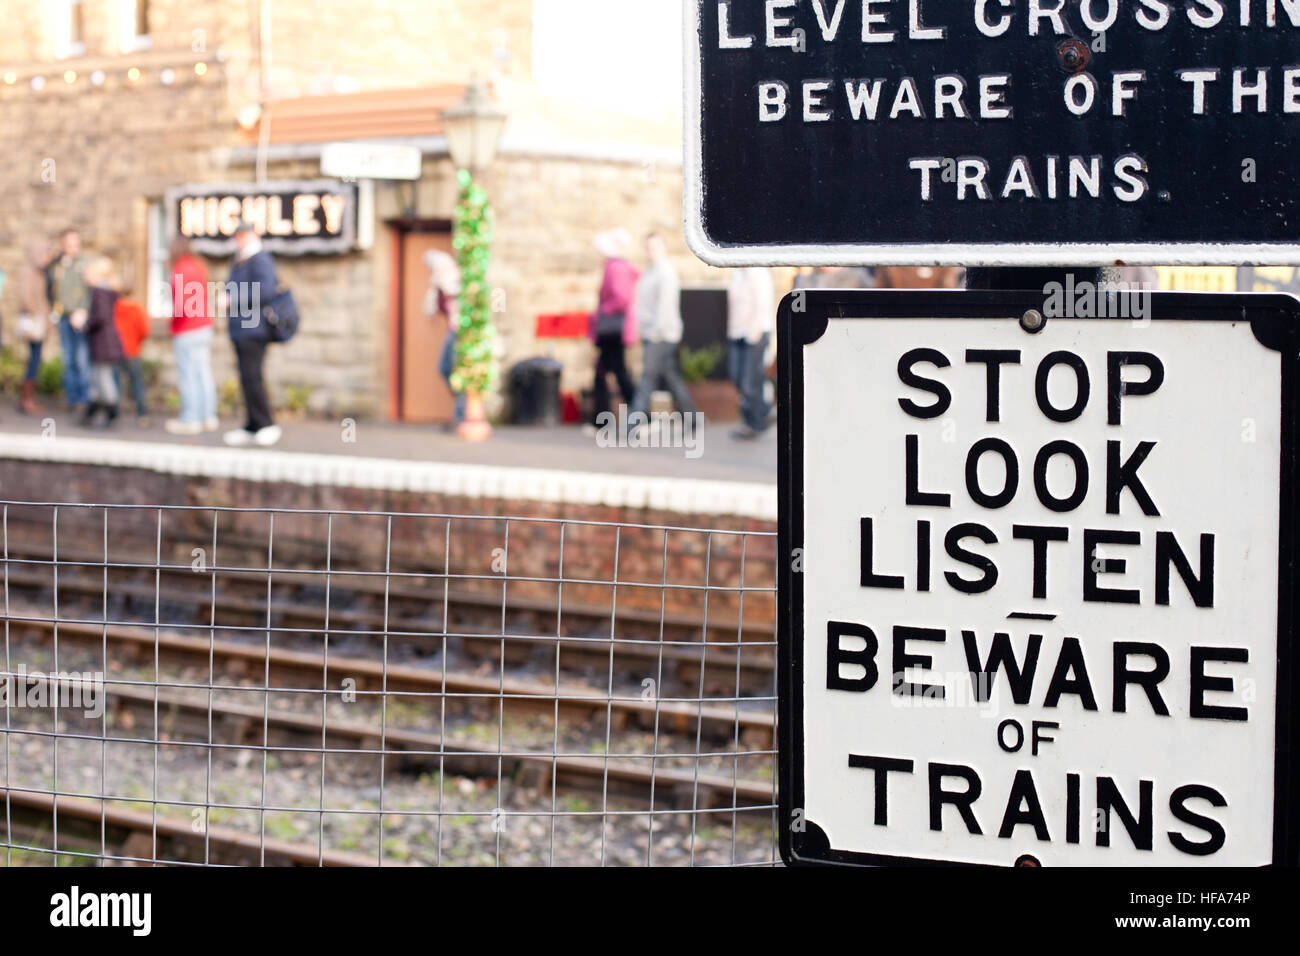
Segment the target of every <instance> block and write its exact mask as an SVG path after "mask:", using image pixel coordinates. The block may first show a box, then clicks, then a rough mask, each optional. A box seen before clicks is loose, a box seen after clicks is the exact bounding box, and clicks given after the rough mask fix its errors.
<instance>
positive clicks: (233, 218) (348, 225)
mask: <svg viewBox="0 0 1300 956" xmlns="http://www.w3.org/2000/svg"><path fill="white" fill-rule="evenodd" d="M165 200H166V204H167V217H168V222H169V224H170V228H171V229H172V230H174V233H175V234H177V235H182V236H185V237H186V238H188V239H189V240H190V244H191V245H192V246H193V247H194V250H195V251H196V252H198V253H201V254H202V255H207V256H228V255H231V254H233V253H234V251H235V240H234V236H235V228H236V227H237V226H238V225H239V221H240V220H241V219H244V220H247V221H248V222H249V223H251V224H252V226H253V229H254V230H255V231H256V232H257V234H258V235H259V236H260V237H261V239H262V243H263V245H264V246H266V248H267V249H269V250H271V251H272V252H275V253H277V254H279V255H304V254H306V253H339V252H348V251H349V250H351V249H352V248H353V247H354V246H355V245H356V235H357V187H356V184H355V183H344V182H340V181H338V180H335V179H309V180H285V181H279V182H268V183H215V184H213V183H204V184H200V185H190V186H177V187H174V188H172V189H169V190H168V191H167V193H166V197H165Z"/></svg>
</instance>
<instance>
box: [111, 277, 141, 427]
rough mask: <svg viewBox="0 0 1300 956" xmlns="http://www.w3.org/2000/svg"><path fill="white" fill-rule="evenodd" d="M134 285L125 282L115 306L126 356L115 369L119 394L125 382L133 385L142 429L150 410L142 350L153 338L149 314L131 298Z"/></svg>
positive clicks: (116, 323) (133, 399) (115, 317)
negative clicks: (149, 339)
mask: <svg viewBox="0 0 1300 956" xmlns="http://www.w3.org/2000/svg"><path fill="white" fill-rule="evenodd" d="M132 291H133V290H132V287H131V285H130V284H129V283H128V282H127V281H126V280H125V279H124V280H123V281H122V287H121V289H120V290H119V295H118V299H117V304H116V305H114V306H113V325H115V326H116V327H117V337H118V339H119V340H120V341H121V343H122V352H123V354H125V356H126V358H124V359H123V360H122V361H121V362H119V363H118V365H117V368H116V369H115V370H114V376H115V379H116V383H117V390H118V392H119V393H121V392H122V391H123V388H122V379H123V378H125V379H127V380H128V381H129V382H130V383H131V399H132V401H134V402H135V416H136V419H137V422H138V424H139V425H140V427H142V428H147V427H148V426H149V408H148V404H147V402H146V401H145V390H144V370H143V368H142V366H141V364H140V348H141V346H142V345H143V344H144V340H145V339H147V338H148V337H149V315H148V313H146V312H145V309H144V306H143V305H141V304H140V303H139V302H137V301H136V300H135V299H133V298H131V293H132Z"/></svg>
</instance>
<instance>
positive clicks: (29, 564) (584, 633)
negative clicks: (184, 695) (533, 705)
mask: <svg viewBox="0 0 1300 956" xmlns="http://www.w3.org/2000/svg"><path fill="white" fill-rule="evenodd" d="M8 545H9V548H8V556H7V558H6V559H5V561H4V574H5V578H6V581H7V583H8V586H9V588H10V591H11V593H14V592H16V593H18V594H20V595H23V596H25V597H27V599H28V600H36V599H37V598H38V597H39V595H41V594H43V593H46V592H52V591H53V586H54V583H55V577H56V575H55V571H56V569H57V583H58V598H59V600H60V604H61V608H62V606H64V605H66V604H67V603H68V601H69V599H75V600H76V601H77V602H79V603H80V604H81V605H82V606H87V605H89V606H92V607H93V608H94V610H95V612H97V613H102V609H103V606H104V602H105V591H106V588H107V592H108V594H107V598H108V602H109V603H111V604H113V605H115V606H126V607H127V608H136V609H138V610H139V612H140V613H139V616H138V617H137V618H136V619H134V620H129V621H125V623H135V624H152V623H153V620H152V619H153V618H154V615H155V614H156V613H158V611H159V608H160V607H162V606H165V607H166V608H167V610H168V613H169V614H172V613H175V612H177V611H183V614H184V617H185V620H184V621H181V620H168V621H167V623H168V624H171V625H174V626H201V627H204V628H205V629H207V628H210V627H214V626H215V627H216V628H218V629H222V630H224V631H229V632H232V633H237V632H240V631H243V632H256V633H257V634H259V635H263V634H265V632H266V630H267V629H268V627H269V628H270V630H273V631H276V632H279V633H281V634H285V635H294V634H297V635H304V636H308V637H310V638H311V639H312V640H315V641H318V640H319V637H320V635H323V634H328V635H329V637H330V638H331V639H333V638H335V637H351V638H366V637H369V638H374V639H375V643H376V645H379V644H383V643H386V644H387V646H388V647H389V648H390V649H394V648H397V649H404V650H407V651H409V652H410V653H412V654H414V655H417V656H420V655H429V654H432V653H436V652H437V651H439V650H440V649H442V648H443V647H444V646H445V645H446V643H447V642H449V641H450V642H455V644H456V646H457V647H459V648H460V649H461V650H462V651H464V652H465V653H466V654H468V655H470V656H477V657H489V658H493V659H500V658H501V657H502V656H503V655H504V658H505V660H504V664H505V666H523V667H526V666H529V665H531V664H536V663H538V662H539V661H540V659H541V658H553V657H554V654H555V652H556V651H557V650H558V652H559V653H560V655H561V658H562V661H563V662H564V663H566V664H568V665H571V666H578V667H585V668H588V669H594V668H599V669H600V670H604V671H608V670H609V669H610V668H611V667H612V668H614V669H615V670H616V671H618V672H620V673H623V674H625V675H630V676H632V677H634V678H635V679H637V680H638V681H639V680H644V679H645V678H646V677H652V678H656V679H657V678H658V677H659V676H660V675H662V676H663V677H665V678H667V679H670V680H677V681H679V682H680V683H681V684H682V685H683V686H685V687H688V688H693V687H697V686H698V685H699V683H700V679H701V670H703V671H704V675H703V676H704V679H705V681H706V682H707V683H708V684H709V685H710V686H711V687H713V688H717V689H722V690H726V691H731V692H738V693H740V694H744V695H749V696H766V695H770V693H771V690H772V686H773V685H772V680H773V670H774V658H775V654H774V642H773V638H772V634H771V629H770V625H768V626H767V628H766V629H765V628H763V627H761V626H759V625H757V624H754V623H752V622H742V621H741V620H739V619H735V618H732V619H728V620H722V621H713V622H711V623H710V624H709V626H708V627H707V628H704V627H702V625H701V624H700V623H699V622H697V621H695V620H694V619H693V618H690V617H689V616H684V615H671V614H662V615H660V614H655V613H650V612H647V611H645V610H639V609H627V610H621V609H620V610H619V611H618V612H617V614H616V615H615V616H614V621H615V623H616V624H617V632H618V633H617V636H615V635H613V634H612V633H611V631H612V630H613V629H612V628H611V627H610V616H611V611H610V608H609V607H608V606H605V607H595V606H592V605H590V604H578V603H575V602H571V601H568V600H566V601H564V603H563V605H562V606H559V602H558V601H555V600H551V601H546V600H541V599H537V598H531V597H518V596H510V595H509V594H507V593H506V592H505V589H504V588H502V589H500V590H498V591H497V593H484V592H478V591H473V590H468V589H466V588H464V587H453V586H452V585H451V583H450V582H449V581H448V580H447V579H446V578H437V577H433V576H430V577H429V578H427V579H424V581H423V584H422V585H417V584H415V583H411V581H412V579H410V578H399V579H396V581H397V582H398V583H396V584H394V579H389V580H387V581H386V580H385V579H384V577H383V576H382V575H379V576H378V577H371V576H359V575H361V572H355V571H352V572H349V571H346V570H337V571H333V572H332V573H331V578H332V580H331V582H330V585H329V588H328V594H329V601H328V606H326V605H325V603H324V602H325V595H326V581H325V577H324V575H322V574H321V573H319V572H316V571H310V570H304V569H288V568H287V569H279V568H277V569H275V570H274V571H273V572H272V573H271V574H269V575H268V572H266V571H253V570H248V569H246V568H240V569H237V570H230V569H223V568H213V569H209V570H208V571H205V572H203V573H196V572H195V571H193V570H191V568H190V567H189V566H163V567H159V566H158V562H157V560H156V558H155V557H153V556H150V557H148V558H147V559H144V558H139V556H137V558H138V560H134V561H132V560H116V561H113V562H111V563H107V564H106V563H105V562H104V560H103V555H102V552H101V553H100V554H98V555H96V554H94V553H92V552H90V551H88V550H86V549H69V548H67V547H65V546H64V545H63V544H62V543H61V544H60V546H59V549H58V561H57V565H56V564H55V561H54V554H53V550H52V549H48V548H45V547H44V546H42V545H39V544H37V545H32V544H29V543H21V544H20V543H16V542H15V537H14V535H13V533H12V532H11V534H10V536H9V541H8ZM268 577H269V578H270V579H271V580H272V582H273V590H272V589H271V588H269V587H268ZM503 608H504V610H503ZM543 619H549V620H548V622H547V623H548V624H549V623H550V621H555V622H557V623H559V624H562V625H565V626H563V627H560V626H556V627H554V630H553V631H552V629H551V628H550V627H547V628H546V630H545V631H544V630H543V629H542V627H541V626H540V625H541V622H542V620H543ZM327 625H328V627H327ZM704 634H708V635H710V636H711V639H710V640H709V641H708V642H707V643H705V642H702V641H701V637H702V635H704ZM718 635H727V636H726V637H719V636H718ZM546 663H549V661H546ZM738 683H739V687H737V684H738Z"/></svg>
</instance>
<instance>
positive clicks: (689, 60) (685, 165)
mask: <svg viewBox="0 0 1300 956" xmlns="http://www.w3.org/2000/svg"><path fill="white" fill-rule="evenodd" d="M700 7H701V5H700V2H699V0H682V24H683V29H684V31H685V35H684V38H683V44H682V49H683V51H684V55H685V57H686V64H685V65H686V81H685V82H684V83H683V84H682V86H683V88H684V91H685V92H684V97H685V98H684V100H683V102H682V141H683V150H684V152H683V158H682V176H683V183H682V222H683V224H684V226H685V230H686V243H687V245H689V246H690V248H691V251H692V252H694V253H695V254H696V255H697V256H699V257H700V258H701V259H703V260H704V261H705V262H707V263H708V264H709V265H711V266H724V267H736V266H916V265H921V266H936V265H938V266H1115V265H1153V266H1154V265H1160V266H1202V265H1203V266H1240V265H1281V266H1295V265H1300V245H1283V244H1281V243H1160V242H1147V243H1128V244H1119V243H1114V244H1110V243H1068V242H1060V243H1048V242H1041V243H1040V242H1026V243H1016V244H1003V243H993V242H982V243H967V244H964V245H963V244H958V243H932V244H928V245H918V244H909V245H903V246H898V245H892V246H891V245H883V244H847V243H844V244H838V245H771V246H766V245H764V246H756V245H750V246H731V245H719V244H718V243H716V242H714V241H713V240H712V239H711V238H709V235H708V233H706V232H705V230H704V179H703V169H704V141H703V131H702V127H701V124H702V119H701V115H700V113H701V96H702V92H701V91H702V89H703V85H704V84H703V75H702V71H703V61H702V58H701V57H702V51H701V49H700V36H701V30H700V26H701V24H700V17H699V13H700Z"/></svg>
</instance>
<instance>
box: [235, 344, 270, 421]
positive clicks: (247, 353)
mask: <svg viewBox="0 0 1300 956" xmlns="http://www.w3.org/2000/svg"><path fill="white" fill-rule="evenodd" d="M267 344H268V343H267V342H265V341H263V340H261V339H239V340H237V341H236V342H235V358H237V359H238V360H239V387H240V390H241V391H242V392H243V393H244V408H245V409H247V411H248V422H247V424H245V425H244V429H245V430H246V431H250V432H255V431H260V430H261V429H263V428H269V427H270V426H271V425H274V424H275V421H274V420H273V419H272V418H271V399H270V397H269V396H268V395H267V394H266V379H265V378H264V377H263V374H262V366H263V365H265V364H266V346H267Z"/></svg>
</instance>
